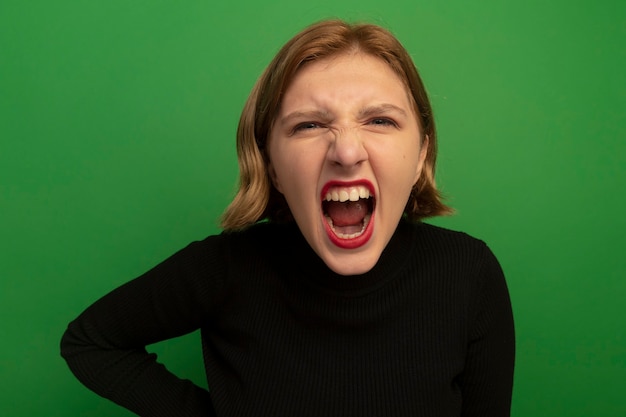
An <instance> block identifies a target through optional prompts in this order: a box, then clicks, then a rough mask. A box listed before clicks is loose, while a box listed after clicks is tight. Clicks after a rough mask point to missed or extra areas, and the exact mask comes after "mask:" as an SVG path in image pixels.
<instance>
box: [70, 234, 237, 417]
mask: <svg viewBox="0 0 626 417" xmlns="http://www.w3.org/2000/svg"><path fill="white" fill-rule="evenodd" d="M218 241H219V237H211V238H208V239H206V240H205V241H202V242H196V243H193V244H191V245H189V246H188V247H187V248H185V249H183V250H182V251H180V252H178V253H176V254H175V255H173V256H172V257H171V258H169V259H167V260H166V261H164V262H163V263H161V264H159V265H158V266H156V267H155V268H153V269H152V270H150V271H148V272H147V273H145V274H144V275H142V276H140V277H139V278H137V279H135V280H133V281H131V282H129V283H127V284H125V285H123V286H121V287H119V288H117V289H116V290H114V291H112V292H111V293H109V294H108V295H106V296H104V297H103V298H101V299H100V300H98V301H97V302H96V303H94V304H93V305H92V306H90V307H89V308H87V310H85V311H84V312H83V313H82V314H81V315H80V316H79V317H78V318H77V319H76V320H74V321H73V322H71V323H70V324H69V326H68V329H67V331H66V332H65V334H64V335H63V338H62V340H61V354H62V356H63V357H64V358H65V360H66V361H67V363H68V365H69V367H70V369H71V370H72V372H73V373H74V375H75V376H76V377H77V378H78V379H79V380H80V381H81V382H82V383H83V384H85V385H86V386H87V387H88V388H90V389H91V390H93V391H94V392H96V393H97V394H99V395H101V396H103V397H105V398H108V399H110V400H112V401H114V402H115V403H117V404H119V405H121V406H123V407H125V408H127V409H129V410H131V411H133V412H135V413H137V414H139V415H141V416H155V417H156V416H169V417H172V416H200V415H202V416H207V415H208V416H210V415H213V412H212V407H211V402H210V398H209V393H208V392H207V391H206V390H204V389H202V388H200V387H198V386H196V385H195V384H193V383H192V382H191V381H188V380H183V379H180V378H178V377H176V376H175V375H173V374H172V373H171V372H169V371H168V370H167V369H166V368H165V367H164V366H163V365H162V364H160V363H158V362H157V361H156V359H157V358H156V355H154V354H150V353H148V352H147V351H146V349H145V346H146V345H149V344H152V343H155V342H158V341H161V340H165V339H169V338H172V337H177V336H180V335H183V334H186V333H189V332H192V331H194V330H196V329H198V328H200V327H202V326H204V325H206V324H207V323H208V321H209V320H210V318H211V316H212V315H213V314H214V311H215V309H216V308H217V304H218V302H217V300H219V297H220V291H221V289H222V287H223V281H224V276H225V275H226V271H225V266H224V263H223V261H222V259H223V257H221V254H220V250H219V246H218Z"/></svg>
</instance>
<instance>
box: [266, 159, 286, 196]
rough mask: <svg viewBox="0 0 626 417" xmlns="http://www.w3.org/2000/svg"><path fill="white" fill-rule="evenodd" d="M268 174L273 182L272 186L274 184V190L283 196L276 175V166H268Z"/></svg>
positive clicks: (270, 164) (269, 163)
mask: <svg viewBox="0 0 626 417" xmlns="http://www.w3.org/2000/svg"><path fill="white" fill-rule="evenodd" d="M267 172H268V174H269V176H270V179H271V180H272V184H274V188H276V189H277V190H278V191H279V192H280V193H281V194H282V193H283V190H282V189H281V188H282V187H281V186H280V181H278V175H276V170H275V169H274V165H273V164H272V163H271V162H268V164H267Z"/></svg>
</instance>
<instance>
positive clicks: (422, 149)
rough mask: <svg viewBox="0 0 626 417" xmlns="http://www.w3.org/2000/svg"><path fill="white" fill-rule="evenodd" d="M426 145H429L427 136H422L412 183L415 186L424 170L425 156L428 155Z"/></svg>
mask: <svg viewBox="0 0 626 417" xmlns="http://www.w3.org/2000/svg"><path fill="white" fill-rule="evenodd" d="M428 143H429V138H428V135H424V139H423V140H422V143H421V144H420V150H419V156H418V161H417V169H416V170H415V180H414V181H413V184H416V183H417V180H419V179H420V176H421V175H422V169H423V168H424V161H425V160H426V155H428Z"/></svg>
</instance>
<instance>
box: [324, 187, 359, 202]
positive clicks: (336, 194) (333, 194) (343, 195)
mask: <svg viewBox="0 0 626 417" xmlns="http://www.w3.org/2000/svg"><path fill="white" fill-rule="evenodd" d="M369 197H370V190H369V189H368V188H367V187H365V186H363V185H356V186H354V187H339V188H331V189H330V190H328V192H326V195H325V196H324V199H325V200H326V201H339V202H342V203H343V202H344V201H348V200H350V201H359V199H360V198H369Z"/></svg>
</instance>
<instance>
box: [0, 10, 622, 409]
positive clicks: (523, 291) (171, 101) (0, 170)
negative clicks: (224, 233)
mask: <svg viewBox="0 0 626 417" xmlns="http://www.w3.org/2000/svg"><path fill="white" fill-rule="evenodd" d="M215 3H216V4H213V2H211V1H210V0H204V1H197V0H188V1H185V2H174V1H164V0H151V1H145V0H143V1H140V0H136V1H128V0H124V1H122V0H108V1H91V2H83V1H71V0H58V1H41V0H29V1H20V0H3V1H2V2H0V314H1V316H0V317H1V320H2V321H1V324H0V340H1V343H0V415H3V416H12V417H26V416H36V415H45V416H48V417H53V416H64V417H65V416H90V417H95V416H128V415H130V413H128V412H126V411H124V410H122V409H120V408H118V407H117V406H115V405H112V404H109V403H108V402H107V401H105V400H102V399H100V398H99V397H97V396H96V395H94V394H92V393H90V392H89V391H87V390H86V389H85V388H83V387H82V386H81V385H80V384H79V383H78V382H77V381H76V380H74V379H73V377H72V376H71V374H70V372H69V370H68V369H67V368H66V366H65V364H64V362H63V361H62V360H61V358H60V357H59V355H58V342H59V339H60V337H61V334H62V332H63V330H64V328H65V326H66V324H67V322H69V321H70V320H71V319H72V318H73V317H74V316H76V315H77V314H78V313H79V312H80V311H81V310H82V309H83V308H85V307H86V306H87V305H89V304H90V303H91V302H92V301H93V300H95V299H96V298H97V297H99V296H101V295H102V294H104V293H105V292H107V291H109V290H110V289H112V288H114V287H116V286H117V285H119V284H121V283H123V282H125V281H127V280H128V279H131V278H132V277H134V276H136V275H138V274H139V273H141V272H143V271H144V270H146V269H148V268H149V267H151V266H152V265H154V264H155V263H156V262H158V261H160V260H162V259H163V258H165V257H166V256H168V255H170V254H171V253H172V252H174V251H175V250H177V249H179V248H180V247H182V246H183V245H185V244H187V243H188V242H189V241H190V240H193V239H199V238H202V237H204V236H205V235H207V234H210V233H215V232H217V231H218V228H217V221H216V219H217V217H218V216H219V214H220V212H221V210H222V208H223V207H224V206H225V205H226V204H227V202H228V201H229V198H230V196H231V195H232V191H233V188H234V184H235V181H236V174H237V173H236V158H235V150H234V132H235V129H236V124H237V120H238V115H239V112H240V109H241V107H242V105H243V103H244V100H245V98H246V96H247V94H248V92H249V90H250V88H251V86H252V84H253V82H254V80H255V79H256V77H257V76H258V74H259V73H260V72H261V70H262V69H263V67H264V66H265V65H266V64H267V62H268V61H269V60H270V58H271V57H272V55H273V54H274V53H275V52H276V50H277V48H278V47H279V46H280V45H281V44H282V43H283V42H284V41H286V40H287V39H288V38H289V37H290V36H291V35H293V34H294V33H295V32H296V31H297V30H299V29H300V28H302V27H303V26H305V25H306V24H308V23H310V22H312V21H315V20H318V19H320V18H323V17H329V16H339V17H343V18H347V19H350V20H368V21H373V22H376V23H380V24H383V25H385V26H387V27H389V28H390V29H392V30H393V31H394V32H395V33H396V34H397V35H398V37H399V38H400V39H401V40H402V41H403V42H404V44H405V45H406V47H407V48H408V49H409V50H410V52H411V53H412V55H413V57H414V59H415V61H416V63H417V65H418V67H419V68H420V70H421V72H422V75H423V78H424V80H425V82H426V84H427V87H428V89H429V91H430V94H431V96H432V100H433V103H434V107H435V112H436V113H435V114H436V117H437V120H438V123H439V132H440V152H441V154H440V155H441V156H440V159H439V171H438V183H439V185H440V186H441V188H442V189H443V191H444V192H445V193H446V194H447V195H448V196H450V199H449V201H450V202H451V204H452V205H453V206H455V207H456V208H457V210H458V214H457V215H456V216H455V217H452V218H448V219H440V220H436V223H437V224H440V225H443V226H446V227H450V228H454V229H461V230H464V231H467V232H469V233H471V234H473V235H475V236H477V237H480V238H483V239H484V240H486V241H487V242H488V243H489V244H490V246H491V247H492V249H493V250H494V251H495V252H496V254H497V255H498V257H499V259H500V260H501V263H502V265H503V267H504V269H505V272H506V274H507V277H508V281H509V286H510V290H511V296H512V300H513V304H514V310H515V314H516V325H517V335H518V355H517V368H516V378H515V392H514V404H513V414H514V416H516V417H527V416H533V417H539V416H546V417H558V416H564V417H565V416H567V417H577V416H580V417H588V416H602V417H623V416H624V415H626V399H625V398H626V397H625V394H624V393H625V392H626V307H625V304H626V282H625V280H624V278H626V256H625V255H624V252H625V249H626V237H625V233H626V221H625V215H624V205H625V203H626V198H625V197H624V192H625V182H626V181H625V180H626V127H625V123H624V122H625V121H626V120H625V116H624V112H625V109H626V91H625V90H626V76H625V67H626V65H625V64H626V52H625V46H624V45H626V6H625V4H626V3H625V2H622V1H617V0H597V1H592V2H582V1H566V0H558V1H551V2H550V1H538V0H531V1H524V2H521V1H496V0H488V1H480V2H469V1H467V2H466V1H460V0H456V1H445V2H443V1H442V2H433V1H423V0H395V1H394V0H386V1H381V0H359V1H356V0H348V1H346V0H332V1H328V0H322V1H316V2H296V1H288V0H280V1H274V2H270V3H269V4H264V3H266V2H257V1H251V0H248V1H239V2H237V1H233V2H215ZM154 350H155V351H157V352H160V354H161V358H162V360H163V361H164V362H166V363H167V364H168V366H169V367H170V368H171V369H173V370H174V371H175V372H177V373H179V374H180V375H182V376H185V377H188V378H191V379H193V380H195V381H197V382H198V383H200V384H204V382H203V373H202V369H201V368H202V363H201V358H200V354H201V352H200V346H199V337H198V334H192V335H189V336H186V337H184V338H181V339H179V340H174V341H169V342H164V343H160V344H158V345H156V346H154ZM268 383H271V382H269V381H268Z"/></svg>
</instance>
